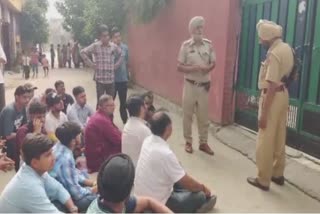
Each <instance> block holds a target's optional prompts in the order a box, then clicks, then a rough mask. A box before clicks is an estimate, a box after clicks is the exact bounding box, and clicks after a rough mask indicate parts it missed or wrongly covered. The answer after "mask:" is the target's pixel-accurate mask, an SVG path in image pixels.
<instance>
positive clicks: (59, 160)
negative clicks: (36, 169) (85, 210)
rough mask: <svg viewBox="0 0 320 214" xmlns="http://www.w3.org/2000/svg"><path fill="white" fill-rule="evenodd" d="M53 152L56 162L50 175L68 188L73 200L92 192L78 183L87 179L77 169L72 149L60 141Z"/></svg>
mask: <svg viewBox="0 0 320 214" xmlns="http://www.w3.org/2000/svg"><path fill="white" fill-rule="evenodd" d="M53 153H54V155H55V157H56V162H55V165H54V167H53V169H52V170H51V172H50V175H51V176H52V177H54V178H55V179H57V180H58V181H59V182H60V183H61V184H62V185H63V186H64V188H66V190H68V192H69V193H70V195H71V197H72V198H73V199H74V200H79V199H81V198H83V197H84V196H85V195H88V194H93V193H92V192H91V190H90V189H89V188H86V187H82V186H81V185H80V184H83V182H84V181H85V180H86V179H87V177H86V176H84V175H83V174H82V173H81V171H80V170H79V169H77V168H76V163H75V160H74V157H73V153H72V151H71V150H70V149H69V148H67V147H66V146H64V145H63V144H61V143H57V144H56V145H55V146H54V147H53Z"/></svg>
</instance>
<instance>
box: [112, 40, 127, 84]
mask: <svg viewBox="0 0 320 214" xmlns="http://www.w3.org/2000/svg"><path fill="white" fill-rule="evenodd" d="M120 47H121V50H122V52H123V53H122V55H123V56H124V58H123V60H122V63H121V65H120V67H119V68H118V69H117V70H115V74H114V75H115V76H114V79H115V82H128V80H129V73H128V69H127V65H128V62H129V51H128V46H127V45H126V44H123V43H121V45H120ZM119 57H120V56H117V57H116V59H115V61H117V59H118V58H119Z"/></svg>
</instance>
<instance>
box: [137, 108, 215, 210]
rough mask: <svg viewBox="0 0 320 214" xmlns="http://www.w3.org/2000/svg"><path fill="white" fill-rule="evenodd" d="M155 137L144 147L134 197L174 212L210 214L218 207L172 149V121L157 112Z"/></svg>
mask: <svg viewBox="0 0 320 214" xmlns="http://www.w3.org/2000/svg"><path fill="white" fill-rule="evenodd" d="M150 126H151V131H152V133H153V135H152V136H150V137H147V138H146V139H145V141H144V143H143V145H142V148H141V153H140V157H139V160H138V165H137V168H136V178H135V187H134V190H135V193H136V194H137V195H145V196H150V197H152V198H155V199H157V200H159V201H160V202H162V203H163V204H166V205H167V206H168V207H169V208H170V209H171V210H172V211H173V212H177V213H180V212H182V213H194V212H208V211H211V209H212V208H213V207H214V205H215V203H216V196H214V195H211V192H210V190H209V189H208V187H206V186H205V185H203V184H201V183H199V182H198V181H196V180H195V179H193V178H192V177H191V176H189V175H188V174H187V173H186V172H185V171H184V169H183V168H182V166H181V165H180V163H179V161H178V159H177V157H176V155H175V154H174V153H173V151H172V150H171V149H170V147H169V144H168V142H167V140H168V139H169V137H170V136H171V133H172V123H171V119H170V117H169V116H168V115H167V114H166V113H165V112H157V113H155V114H154V115H153V117H152V119H151V121H150Z"/></svg>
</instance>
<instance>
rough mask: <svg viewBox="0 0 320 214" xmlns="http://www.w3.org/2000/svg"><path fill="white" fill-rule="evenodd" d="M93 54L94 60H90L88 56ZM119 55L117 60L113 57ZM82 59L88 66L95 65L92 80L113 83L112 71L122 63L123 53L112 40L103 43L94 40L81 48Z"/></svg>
mask: <svg viewBox="0 0 320 214" xmlns="http://www.w3.org/2000/svg"><path fill="white" fill-rule="evenodd" d="M92 55H93V56H94V59H95V62H92V61H91V60H90V57H89V56H92ZM117 55H120V57H119V58H118V60H117V62H115V57H116V56H117ZM81 56H82V58H83V60H84V61H85V62H86V64H88V65H89V66H90V67H95V74H94V80H95V81H96V82H99V83H102V84H110V83H114V72H115V69H118V68H119V67H120V65H121V63H122V60H123V56H124V53H123V52H122V50H121V47H118V46H117V45H115V44H114V43H112V42H109V44H108V45H103V44H102V42H101V41H98V42H95V43H93V44H91V45H90V46H88V47H86V48H84V49H82V50H81Z"/></svg>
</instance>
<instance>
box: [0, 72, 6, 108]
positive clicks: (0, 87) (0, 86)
mask: <svg viewBox="0 0 320 214" xmlns="http://www.w3.org/2000/svg"><path fill="white" fill-rule="evenodd" d="M0 72H1V71H0ZM5 106H6V93H5V89H4V83H0V112H1V111H2V109H3V108H4V107H5Z"/></svg>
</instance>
